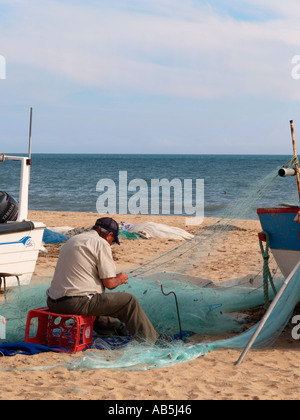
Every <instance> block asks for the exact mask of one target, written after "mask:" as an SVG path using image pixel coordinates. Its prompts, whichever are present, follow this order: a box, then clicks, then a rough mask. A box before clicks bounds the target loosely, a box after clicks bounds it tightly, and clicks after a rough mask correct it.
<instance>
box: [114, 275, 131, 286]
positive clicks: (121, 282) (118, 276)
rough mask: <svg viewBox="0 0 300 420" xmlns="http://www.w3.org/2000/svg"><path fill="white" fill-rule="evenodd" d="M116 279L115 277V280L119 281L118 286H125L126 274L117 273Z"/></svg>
mask: <svg viewBox="0 0 300 420" xmlns="http://www.w3.org/2000/svg"><path fill="white" fill-rule="evenodd" d="M116 277H117V279H118V280H119V282H120V285H121V284H127V280H128V274H125V273H118V274H117V276H116Z"/></svg>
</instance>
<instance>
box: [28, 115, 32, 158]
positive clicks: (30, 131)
mask: <svg viewBox="0 0 300 420" xmlns="http://www.w3.org/2000/svg"><path fill="white" fill-rule="evenodd" d="M31 136H32V108H30V124H29V149H28V158H29V159H30V158H31Z"/></svg>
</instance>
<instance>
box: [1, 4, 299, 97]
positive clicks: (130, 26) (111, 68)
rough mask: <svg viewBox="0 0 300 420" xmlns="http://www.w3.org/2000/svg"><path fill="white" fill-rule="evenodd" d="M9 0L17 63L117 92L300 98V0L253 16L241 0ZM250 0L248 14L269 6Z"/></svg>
mask: <svg viewBox="0 0 300 420" xmlns="http://www.w3.org/2000/svg"><path fill="white" fill-rule="evenodd" d="M4 4H6V5H8V4H9V5H10V6H7V7H8V8H11V9H10V10H11V13H10V14H9V13H8V14H6V19H9V20H8V21H6V22H2V29H1V30H0V41H1V45H2V46H3V51H0V53H1V54H3V55H4V56H5V57H6V59H7V61H8V63H9V62H10V63H13V64H16V65H18V66H22V65H25V66H29V67H32V68H33V69H35V70H38V71H40V72H50V73H52V75H53V79H58V78H61V80H64V79H65V80H68V81H73V82H74V83H75V84H77V85H78V86H81V87H88V88H90V87H94V88H99V89H102V90H105V91H110V92H115V93H116V92H118V93H122V92H123V93H128V92H131V93H138V94H147V95H160V96H167V97H179V98H180V97H182V98H192V99H203V98H204V99H214V98H217V97H223V96H230V95H237V94H238V95H266V94H268V95H272V96H273V97H278V98H284V97H287V96H288V97H290V98H296V99H300V93H299V94H298V92H296V93H295V81H294V80H293V79H292V77H291V71H292V66H291V59H292V57H293V55H295V54H296V53H299V51H297V50H296V49H297V43H298V40H299V35H300V33H299V32H300V30H299V27H298V24H296V19H295V16H298V15H300V6H298V4H297V3H295V1H291V0H288V1H287V2H284V3H282V4H276V5H274V4H273V2H271V1H269V0H265V1H264V3H263V5H264V8H263V9H264V16H265V21H264V22H261V21H260V20H258V21H255V19H254V20H252V21H245V19H243V17H242V15H240V13H241V9H242V8H241V7H240V8H239V9H237V8H236V6H235V8H234V5H236V2H234V1H227V2H225V4H226V5H227V10H228V11H229V12H231V13H224V10H222V9H221V6H220V5H222V4H223V9H224V2H223V3H221V2H218V1H217V2H211V3H209V2H206V3H205V5H204V6H203V4H202V3H200V5H199V2H195V1H192V0H190V1H181V0H172V1H171V0H152V1H151V2H149V1H146V0H135V1H132V2H126V1H122V2H120V1H116V0H112V1H111V2H110V3H109V5H108V4H107V2H104V1H99V2H91V1H87V2H85V3H82V2H80V3H79V2H70V1H65V2H63V1H59V2H58V1H49V0H44V1H43V2H38V1H36V0H22V1H17V0H12V1H11V2H9V3H8V2H4ZM201 4H202V5H201ZM241 4H242V5H243V6H244V7H246V10H249V15H251V13H250V12H251V11H252V12H253V10H254V8H255V7H258V6H259V4H260V7H261V2H259V1H258V0H254V2H251V3H250V1H246V0H242V1H241ZM218 6H219V7H218ZM233 11H234V12H233ZM294 13H295V15H294ZM244 14H245V13H244ZM274 16H276V17H274Z"/></svg>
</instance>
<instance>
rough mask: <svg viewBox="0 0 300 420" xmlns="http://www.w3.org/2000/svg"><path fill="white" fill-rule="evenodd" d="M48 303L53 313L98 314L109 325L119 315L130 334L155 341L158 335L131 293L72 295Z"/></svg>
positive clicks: (49, 300) (111, 324) (118, 317)
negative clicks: (89, 295) (90, 295)
mask: <svg viewBox="0 0 300 420" xmlns="http://www.w3.org/2000/svg"><path fill="white" fill-rule="evenodd" d="M47 305H48V308H49V309H50V311H51V312H54V313H58V314H59V313H61V314H76V315H91V316H95V317H99V320H100V322H101V321H102V323H103V324H104V323H106V324H107V328H109V327H110V326H113V324H114V321H115V322H116V323H117V320H116V318H117V319H119V320H120V321H121V322H123V323H124V324H125V325H126V328H127V329H128V331H129V332H130V334H131V335H132V336H133V337H134V338H135V339H137V340H138V341H145V340H146V341H149V342H151V343H155V341H156V340H157V338H158V336H159V334H158V333H157V332H156V331H155V329H154V328H153V326H152V324H151V322H150V321H149V319H148V317H147V315H146V314H145V312H144V311H143V309H142V307H141V305H140V304H139V302H138V300H137V298H136V297H135V296H133V295H131V294H130V293H125V292H113V293H100V294H95V295H93V296H92V297H91V298H89V297H87V296H73V297H72V298H71V299H66V300H63V301H59V302H56V301H53V300H51V299H49V298H48V300H47ZM108 317H109V318H108ZM112 318H113V319H112Z"/></svg>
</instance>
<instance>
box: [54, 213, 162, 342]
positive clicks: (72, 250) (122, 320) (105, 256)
mask: <svg viewBox="0 0 300 420" xmlns="http://www.w3.org/2000/svg"><path fill="white" fill-rule="evenodd" d="M118 235H119V226H118V223H117V222H116V221H115V220H114V219H112V218H110V217H102V218H100V219H98V220H96V222H95V225H94V226H93V228H92V229H91V231H89V232H84V233H81V234H79V235H75V236H73V237H72V238H70V239H69V240H68V241H67V242H66V243H65V244H64V245H63V246H62V247H61V250H60V253H59V258H58V262H57V265H56V268H55V272H54V277H53V280H52V282H51V285H50V287H49V289H48V290H47V297H48V298H47V305H48V307H49V309H50V310H51V311H52V312H54V313H60V314H77V315H91V316H95V317H96V319H95V323H94V330H95V331H96V332H98V333H100V334H116V335H126V329H127V330H128V331H129V333H130V334H131V335H132V336H133V337H134V338H135V339H137V340H138V341H147V342H150V343H156V342H157V341H159V340H158V338H159V334H158V333H157V332H156V331H155V329H154V327H153V326H152V324H151V322H150V321H149V319H148V318H147V316H146V314H145V312H144V311H143V309H142V307H141V306H140V304H139V302H138V300H137V299H136V297H135V296H133V295H131V294H129V293H126V292H113V293H105V289H109V290H113V289H115V288H116V287H118V286H120V285H122V284H127V280H128V275H127V274H125V273H122V272H121V273H118V274H116V266H115V263H114V260H113V256H112V251H111V245H112V244H113V243H117V244H118V245H120V242H119V237H118ZM124 324H125V325H124ZM125 327H126V328H125Z"/></svg>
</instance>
